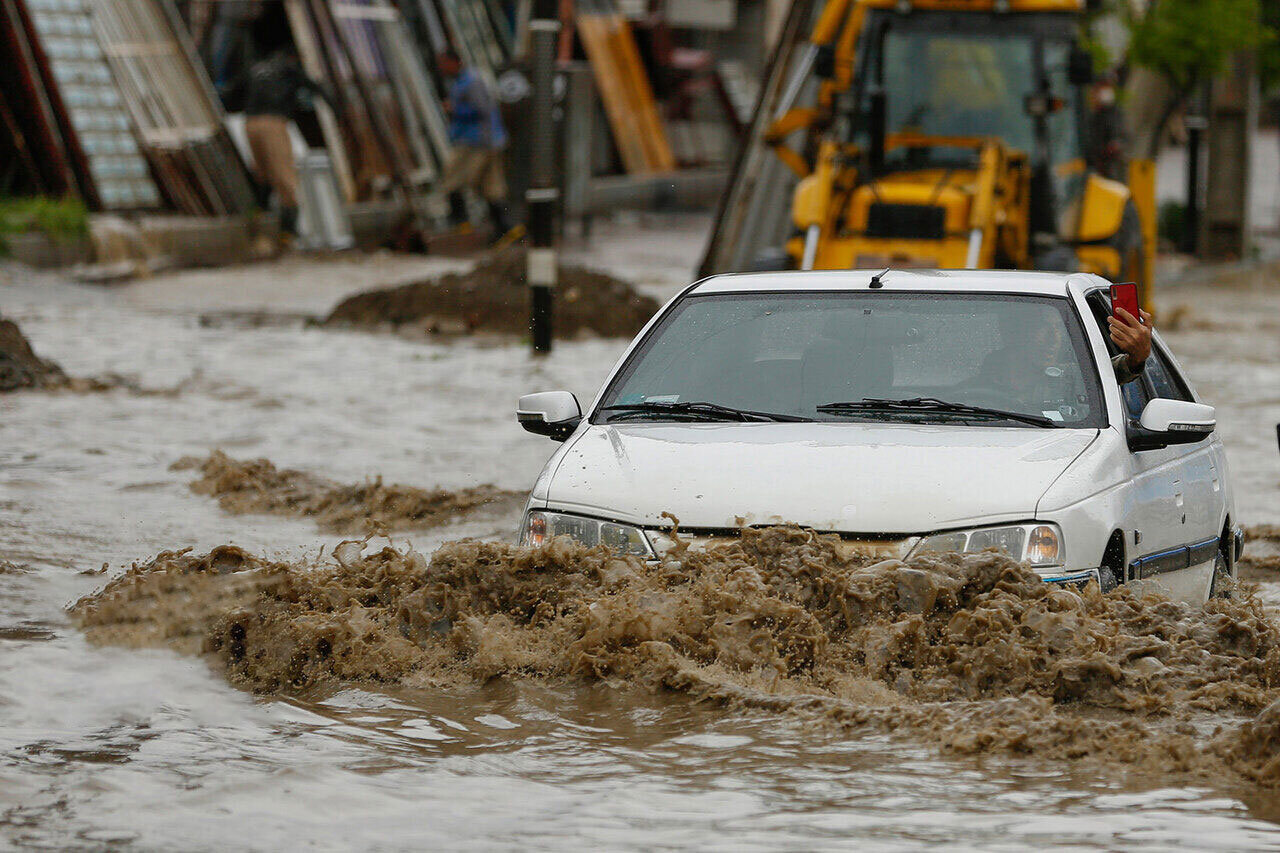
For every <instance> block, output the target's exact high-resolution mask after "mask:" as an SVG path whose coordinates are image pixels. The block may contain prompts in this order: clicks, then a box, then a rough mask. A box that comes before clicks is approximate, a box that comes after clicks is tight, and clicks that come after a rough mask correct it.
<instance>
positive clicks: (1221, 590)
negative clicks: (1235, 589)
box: [1209, 548, 1234, 598]
mask: <svg viewBox="0 0 1280 853" xmlns="http://www.w3.org/2000/svg"><path fill="white" fill-rule="evenodd" d="M1232 586H1234V584H1233V578H1232V577H1231V565H1230V564H1229V563H1228V562H1227V555H1226V554H1224V553H1223V551H1222V549H1221V548H1219V549H1218V550H1217V552H1216V553H1215V555H1214V558H1213V581H1212V582H1211V583H1210V584H1209V597H1210V598H1230V597H1231V588H1232Z"/></svg>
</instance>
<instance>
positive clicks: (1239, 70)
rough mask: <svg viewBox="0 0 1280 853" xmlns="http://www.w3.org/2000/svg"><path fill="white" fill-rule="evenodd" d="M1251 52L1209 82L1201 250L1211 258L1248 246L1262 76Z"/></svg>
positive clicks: (1237, 254) (1228, 256) (1235, 254)
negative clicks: (1253, 157) (1254, 141)
mask: <svg viewBox="0 0 1280 853" xmlns="http://www.w3.org/2000/svg"><path fill="white" fill-rule="evenodd" d="M1256 68H1257V66H1256V61H1255V57H1254V56H1253V54H1252V53H1250V52H1242V53H1239V54H1237V55H1236V57H1235V59H1234V60H1233V61H1232V62H1231V65H1230V67H1229V68H1228V70H1227V72H1226V73H1225V74H1223V75H1222V76H1221V77H1219V78H1218V79H1217V80H1214V81H1213V82H1212V83H1211V84H1210V90H1209V92H1210V95H1209V127H1208V131H1207V133H1208V139H1207V142H1208V149H1209V151H1208V153H1209V169H1208V174H1207V176H1206V181H1205V191H1204V212H1203V213H1202V215H1201V217H1200V254H1201V257H1203V258H1206V259H1208V260H1238V259H1240V258H1243V257H1244V256H1245V254H1246V253H1247V252H1248V250H1249V244H1250V238H1251V235H1250V233H1249V228H1250V222H1249V195H1250V193H1249V190H1250V184H1251V177H1252V176H1251V175H1250V169H1249V166H1250V163H1249V158H1250V155H1251V153H1252V141H1253V132H1254V130H1255V129H1256V127H1257V124H1258V77H1257V73H1256Z"/></svg>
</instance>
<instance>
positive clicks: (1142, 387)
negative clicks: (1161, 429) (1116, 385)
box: [1120, 360, 1151, 421]
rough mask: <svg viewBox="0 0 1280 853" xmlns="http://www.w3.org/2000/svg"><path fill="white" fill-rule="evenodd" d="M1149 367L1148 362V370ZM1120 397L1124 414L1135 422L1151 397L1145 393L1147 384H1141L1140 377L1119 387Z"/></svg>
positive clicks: (1149, 363) (1148, 362) (1148, 363)
mask: <svg viewBox="0 0 1280 853" xmlns="http://www.w3.org/2000/svg"><path fill="white" fill-rule="evenodd" d="M1150 366H1151V362H1150V360H1148V361H1147V369H1148V370H1150V369H1151V367H1150ZM1120 396H1121V397H1123V398H1124V410H1125V413H1126V414H1128V416H1129V417H1130V418H1131V419H1133V420H1135V421H1136V420H1137V419H1138V418H1140V417H1142V410H1143V409H1145V408H1146V407H1147V403H1149V402H1150V401H1151V395H1150V394H1148V393H1147V383H1146V382H1143V381H1142V378H1141V377H1139V378H1137V379H1135V380H1133V381H1132V382H1126V383H1124V384H1123V385H1121V386H1120Z"/></svg>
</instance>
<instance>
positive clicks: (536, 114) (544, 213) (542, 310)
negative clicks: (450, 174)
mask: <svg viewBox="0 0 1280 853" xmlns="http://www.w3.org/2000/svg"><path fill="white" fill-rule="evenodd" d="M558 6H559V4H558V2H557V0H534V10H533V20H531V21H530V22H529V37H530V42H531V44H530V47H531V58H532V63H531V64H532V69H531V71H532V77H533V95H532V103H531V110H530V113H531V115H530V119H531V123H532V125H533V133H532V138H531V139H530V143H529V189H528V190H526V191H525V196H524V197H525V201H526V202H527V207H528V211H529V214H528V215H529V239H530V244H531V245H530V246H529V259H528V264H529V266H528V278H529V287H530V294H529V296H530V299H529V305H530V317H529V331H530V333H531V336H532V338H533V351H534V352H535V353H548V352H551V303H552V296H553V294H554V291H555V286H556V278H557V275H558V272H559V260H558V258H557V257H556V247H555V242H556V224H555V217H556V210H557V208H558V206H559V200H560V190H559V188H558V187H557V186H556V175H555V138H556V130H555V124H554V120H553V116H552V108H553V106H552V83H553V79H552V77H553V75H554V73H555V68H554V64H555V55H556V36H557V34H558V33H559V31H560V21H559V18H558Z"/></svg>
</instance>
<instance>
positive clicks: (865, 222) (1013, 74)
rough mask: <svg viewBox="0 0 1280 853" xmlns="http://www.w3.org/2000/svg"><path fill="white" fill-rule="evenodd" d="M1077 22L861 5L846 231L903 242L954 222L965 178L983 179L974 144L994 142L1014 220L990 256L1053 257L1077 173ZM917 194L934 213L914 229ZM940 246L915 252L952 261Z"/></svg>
mask: <svg viewBox="0 0 1280 853" xmlns="http://www.w3.org/2000/svg"><path fill="white" fill-rule="evenodd" d="M1076 25H1077V22H1076V19H1075V17H1074V16H1073V15H1070V14H1067V13H1045V12H1037V13H1033V14H1032V13H1008V12H1006V13H994V12H992V13H981V12H973V11H964V12H950V11H936V10H919V11H911V12H907V13H902V12H898V11H894V10H889V9H874V10H870V11H869V14H868V18H867V24H866V27H865V28H864V30H863V34H862V39H861V43H860V45H859V49H858V60H859V66H860V73H858V74H857V75H856V83H855V86H854V90H853V91H852V92H851V93H850V95H851V100H852V104H851V105H850V106H852V111H851V114H850V115H849V116H848V121H847V124H846V125H845V126H846V128H847V129H848V136H847V139H848V141H850V142H852V143H854V144H856V145H857V147H858V149H859V150H861V151H863V152H866V156H865V158H864V161H863V164H862V173H863V175H862V177H861V178H860V180H859V184H861V185H862V187H863V189H864V190H865V191H864V192H861V193H858V192H855V193H854V207H853V209H851V210H850V211H849V221H850V222H851V223H853V224H854V226H855V230H856V229H857V227H859V226H860V227H861V228H862V230H863V232H864V234H865V235H866V236H868V237H870V238H872V239H876V238H885V237H895V238H903V239H910V238H919V237H922V236H923V237H929V238H942V237H944V236H946V233H947V232H948V230H949V229H950V228H952V227H958V228H961V229H963V226H964V224H965V223H967V222H968V221H969V220H971V219H972V218H973V217H972V213H971V210H970V205H972V203H973V200H972V198H971V197H972V195H973V193H972V192H967V189H968V188H970V187H972V186H973V185H974V184H975V183H976V182H978V181H980V180H981V179H982V172H983V170H984V168H985V167H986V165H985V164H984V162H983V156H984V149H985V148H988V147H991V146H998V147H999V152H998V156H995V157H993V161H995V162H998V163H1000V164H1002V165H1003V167H1004V168H1003V170H1002V175H1003V179H1002V180H1001V185H1000V192H1001V193H1003V194H1006V196H1008V195H1012V197H1013V198H1012V199H1010V200H1011V201H1012V202H1013V204H1012V210H1010V211H1009V212H1010V213H1012V214H1013V217H1012V219H1011V220H1010V221H1007V222H1006V223H1005V225H1004V226H1003V227H1004V233H1003V234H1002V235H1001V236H1000V238H999V239H998V241H997V247H996V251H995V252H994V253H993V254H992V256H991V257H990V259H989V261H988V262H989V263H991V264H993V265H996V266H1012V267H1023V268H1025V267H1029V266H1032V267H1033V266H1038V265H1043V264H1038V263H1037V257H1036V255H1037V254H1041V255H1046V254H1047V255H1050V257H1042V258H1040V259H1039V260H1041V261H1047V262H1048V266H1057V267H1059V268H1062V267H1064V266H1065V265H1064V264H1063V263H1061V262H1057V263H1055V260H1058V259H1054V258H1052V257H1051V255H1052V251H1053V249H1054V248H1055V247H1057V246H1059V245H1060V244H1061V242H1062V240H1063V238H1064V237H1066V236H1068V235H1071V234H1073V233H1074V231H1075V229H1076V227H1077V221H1076V220H1078V217H1079V207H1080V204H1079V203H1080V199H1081V196H1082V194H1083V189H1084V186H1085V183H1086V175H1087V170H1086V167H1085V157H1084V152H1085V150H1086V146H1085V126H1086V104H1085V98H1084V87H1083V86H1082V85H1081V83H1082V82H1083V81H1082V80H1081V76H1082V74H1083V73H1084V71H1085V70H1087V69H1084V68H1082V64H1081V62H1080V55H1081V54H1080V50H1079V48H1078V47H1077V46H1076V43H1075V40H1074V38H1073V36H1072V34H1073V33H1074V32H1075V30H1076ZM921 200H923V201H924V202H925V204H924V206H926V207H934V208H942V209H944V210H945V212H944V213H942V214H941V215H936V216H935V220H936V222H934V224H932V225H930V226H928V227H926V228H924V229H923V230H922V228H921V222H922V221H923V220H924V219H927V217H921V216H920V215H917V214H918V213H919V211H918V210H913V209H912V208H913V207H919V206H921V205H920V204H919V202H920V201H921ZM939 254H941V253H940V252H938V251H934V252H933V253H932V255H933V256H931V257H928V258H922V260H925V261H935V262H939V263H942V264H944V265H952V264H950V263H948V260H949V259H948V258H946V257H934V256H937V255H939ZM869 259H870V258H869ZM950 260H958V256H955V257H954V258H952V259H950ZM984 260H986V259H984ZM872 265H874V264H872ZM955 265H958V266H965V265H969V264H965V263H960V264H955Z"/></svg>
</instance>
